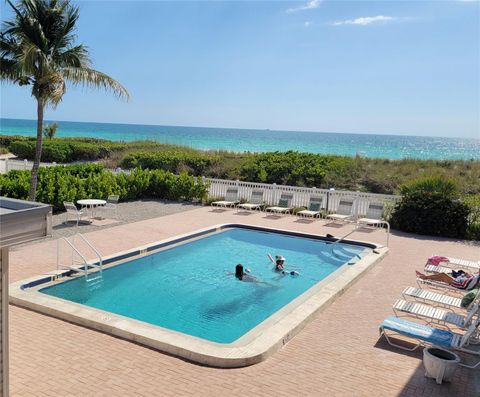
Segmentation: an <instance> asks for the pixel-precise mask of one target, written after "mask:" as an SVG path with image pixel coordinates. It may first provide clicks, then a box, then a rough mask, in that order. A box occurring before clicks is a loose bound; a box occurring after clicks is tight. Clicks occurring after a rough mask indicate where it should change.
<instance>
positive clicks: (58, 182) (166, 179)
mask: <svg viewBox="0 0 480 397" xmlns="http://www.w3.org/2000/svg"><path fill="white" fill-rule="evenodd" d="M30 174H31V173H30V171H10V172H9V173H8V174H4V175H0V196H6V197H12V198H18V199H26V198H27V197H28V188H29V182H30ZM206 192H207V187H206V186H205V185H204V184H203V182H202V180H201V178H195V177H193V176H189V175H188V174H186V173H182V174H180V175H174V174H172V173H171V172H167V171H163V170H151V171H150V170H142V169H136V170H134V171H132V172H131V173H130V174H129V175H127V174H124V173H121V174H117V175H115V174H113V173H111V172H110V171H107V170H105V169H104V168H103V167H102V166H100V165H95V164H93V165H92V164H89V165H76V166H56V167H42V168H40V170H39V175H38V189H37V201H40V202H43V203H46V204H51V205H52V206H53V208H54V210H55V211H61V210H63V202H64V201H73V202H76V201H77V200H80V199H86V198H99V199H106V198H107V197H108V196H109V195H110V194H118V195H119V196H120V200H136V199H141V198H147V197H154V198H159V199H169V200H201V199H203V198H204V197H205V196H206Z"/></svg>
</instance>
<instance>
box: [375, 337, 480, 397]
mask: <svg viewBox="0 0 480 397" xmlns="http://www.w3.org/2000/svg"><path fill="white" fill-rule="evenodd" d="M393 339H395V343H398V344H399V345H401V346H404V347H407V348H412V347H413V346H414V344H413V343H411V342H409V341H406V340H404V339H401V338H395V337H394V338H393ZM374 347H375V348H378V349H382V350H385V351H388V352H391V353H392V357H393V359H394V356H393V355H397V354H398V355H399V359H400V356H408V357H411V358H415V359H418V364H416V367H415V370H414V372H413V374H412V375H411V376H410V378H409V379H408V381H407V382H406V383H405V384H404V386H403V387H402V389H401V390H400V391H399V392H398V394H397V397H413V396H415V397H422V396H425V397H431V396H435V397H437V396H438V397H453V396H459V397H460V396H462V397H479V396H480V370H471V369H467V368H462V367H459V368H458V369H457V371H456V372H455V375H454V378H453V379H452V381H451V382H444V383H442V384H441V385H438V384H437V383H436V382H435V379H432V378H427V377H426V376H425V367H424V366H423V362H422V360H423V348H422V347H419V348H418V349H416V350H414V351H407V350H402V349H399V348H396V347H394V346H390V345H389V344H388V342H387V341H386V340H385V337H383V336H381V337H380V338H379V339H378V341H377V342H376V343H375V345H374ZM393 359H392V360H393ZM414 365H415V364H414ZM477 378H479V379H477Z"/></svg>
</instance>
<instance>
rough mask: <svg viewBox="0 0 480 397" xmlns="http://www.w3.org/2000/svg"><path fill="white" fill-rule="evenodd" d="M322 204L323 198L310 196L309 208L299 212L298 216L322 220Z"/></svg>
mask: <svg viewBox="0 0 480 397" xmlns="http://www.w3.org/2000/svg"><path fill="white" fill-rule="evenodd" d="M322 203H323V197H322V196H310V202H309V204H308V208H307V209H305V210H302V211H299V212H297V215H298V216H303V217H311V218H320V215H321V213H322V211H321V209H322Z"/></svg>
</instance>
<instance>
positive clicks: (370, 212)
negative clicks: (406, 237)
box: [357, 202, 390, 230]
mask: <svg viewBox="0 0 480 397" xmlns="http://www.w3.org/2000/svg"><path fill="white" fill-rule="evenodd" d="M384 210H385V207H384V204H383V203H381V202H370V203H368V208H367V214H366V216H365V217H364V218H360V219H357V223H358V224H360V225H366V226H384V225H385V226H386V227H387V229H389V230H390V224H389V223H388V222H387V221H386V220H384V219H383V212H384Z"/></svg>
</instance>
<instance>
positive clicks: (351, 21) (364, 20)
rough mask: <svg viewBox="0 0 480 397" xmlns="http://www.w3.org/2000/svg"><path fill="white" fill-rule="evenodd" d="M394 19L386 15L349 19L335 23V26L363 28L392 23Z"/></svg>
mask: <svg viewBox="0 0 480 397" xmlns="http://www.w3.org/2000/svg"><path fill="white" fill-rule="evenodd" d="M394 19H396V18H394V17H388V16H384V15H377V16H376V17H360V18H355V19H347V20H345V21H337V22H334V23H333V24H334V25H335V26H338V25H361V26H366V25H370V24H372V23H377V22H391V21H393V20H394Z"/></svg>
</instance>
